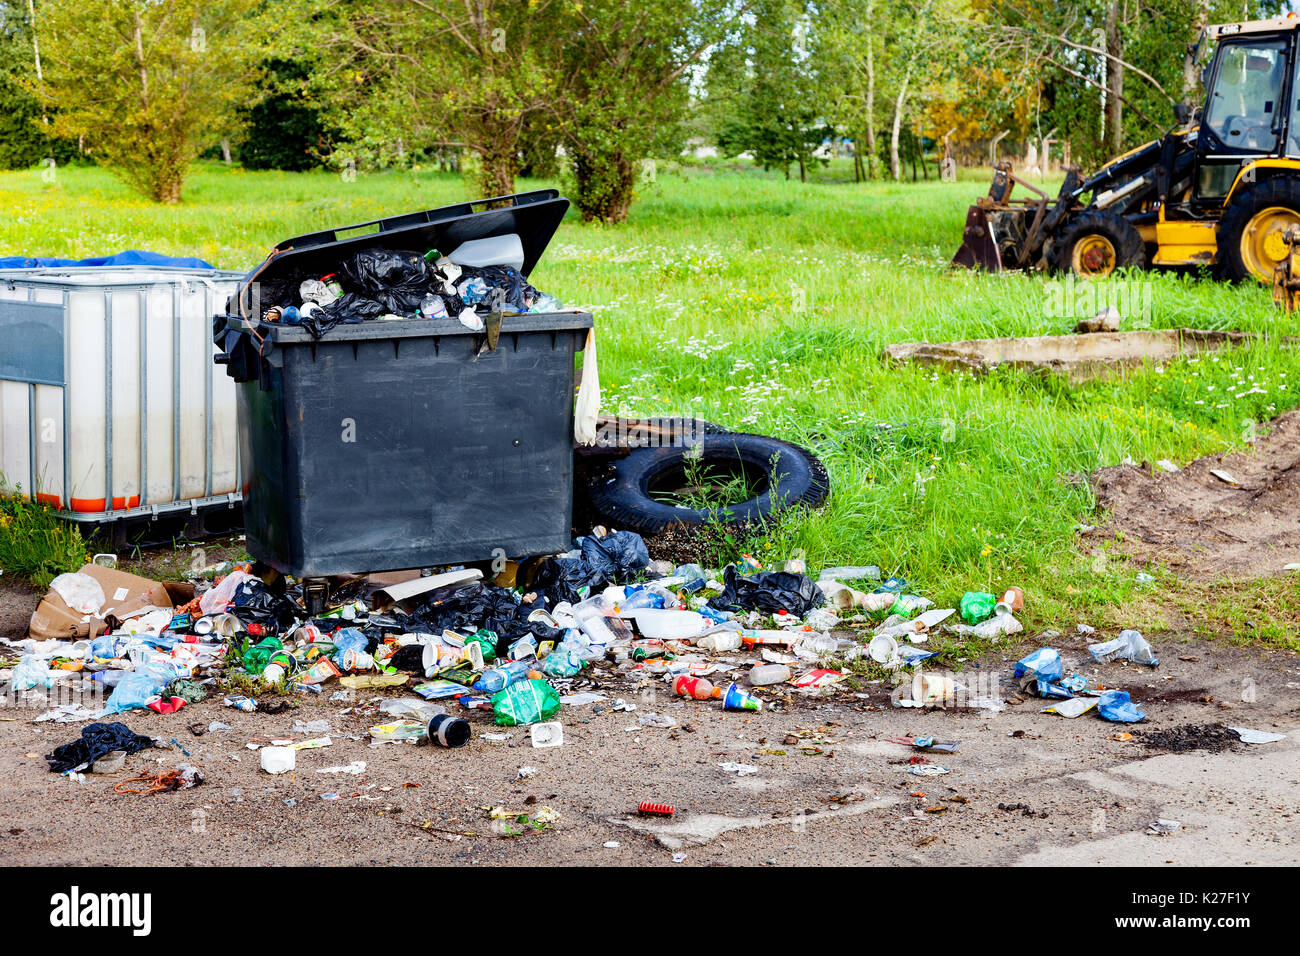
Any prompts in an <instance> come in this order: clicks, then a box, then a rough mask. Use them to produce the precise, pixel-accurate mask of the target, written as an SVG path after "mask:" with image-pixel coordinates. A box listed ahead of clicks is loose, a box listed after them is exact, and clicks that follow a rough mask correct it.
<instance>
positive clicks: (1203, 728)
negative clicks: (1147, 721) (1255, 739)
mask: <svg viewBox="0 0 1300 956" xmlns="http://www.w3.org/2000/svg"><path fill="white" fill-rule="evenodd" d="M1137 736H1138V738H1139V739H1140V740H1141V741H1142V746H1144V747H1146V748H1147V749H1148V750H1164V751H1166V752H1168V753H1186V752H1187V751H1189V750H1208V751H1210V752H1211V753H1219V752H1220V751H1224V750H1227V749H1228V748H1229V747H1231V746H1233V745H1234V744H1239V743H1241V738H1240V737H1238V736H1237V734H1236V733H1235V732H1233V731H1231V730H1229V729H1228V728H1227V726H1226V725H1224V724H1184V725H1183V726H1181V727H1171V728H1169V729H1168V730H1149V731H1138V732H1137Z"/></svg>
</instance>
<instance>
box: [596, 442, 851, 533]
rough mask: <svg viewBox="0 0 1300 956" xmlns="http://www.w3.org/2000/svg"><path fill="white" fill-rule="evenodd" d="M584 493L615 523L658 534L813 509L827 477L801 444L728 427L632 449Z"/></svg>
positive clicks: (824, 491)
mask: <svg viewBox="0 0 1300 956" xmlns="http://www.w3.org/2000/svg"><path fill="white" fill-rule="evenodd" d="M587 492H588V496H589V497H590V500H591V503H592V505H593V507H594V508H595V509H596V511H597V512H598V513H599V514H600V515H601V517H603V518H604V519H605V520H607V521H609V522H610V523H611V524H612V525H613V526H614V527H616V528H620V529H624V530H628V531H636V532H638V533H640V534H644V535H657V534H660V533H661V532H663V531H665V530H666V529H668V528H669V527H671V526H673V525H683V526H688V527H689V526H698V525H706V524H714V525H724V526H725V525H743V524H751V523H762V522H764V521H766V520H768V519H769V518H771V517H772V516H773V515H774V514H776V513H777V512H779V511H782V510H785V509H788V508H793V507H796V506H802V507H806V508H815V507H817V506H818V505H820V504H821V503H822V502H823V501H825V500H826V496H827V495H828V494H829V492H830V479H829V478H828V476H827V474H826V468H825V466H823V465H822V463H821V462H820V461H819V460H818V459H817V457H816V456H815V455H813V454H812V453H811V452H809V451H808V450H806V449H804V448H800V447H799V446H798V445H794V444H791V443H790V442H785V441H781V440H779V439H776V438H769V437H767V436H765V435H750V434H745V433H741V432H727V433H722V434H706V435H705V436H704V437H703V438H702V440H700V441H699V442H698V443H697V444H695V445H694V446H687V447H666V448H638V449H635V450H633V451H631V452H629V453H628V454H627V456H626V457H624V458H621V459H619V460H618V461H616V462H613V463H611V464H610V465H609V466H608V467H607V468H606V469H605V470H603V471H602V472H601V473H599V474H597V475H596V476H595V477H594V478H593V479H592V480H591V481H590V482H589V484H588V487H587Z"/></svg>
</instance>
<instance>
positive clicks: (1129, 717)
mask: <svg viewBox="0 0 1300 956" xmlns="http://www.w3.org/2000/svg"><path fill="white" fill-rule="evenodd" d="M1097 713H1099V714H1101V715H1102V716H1103V717H1105V718H1106V719H1107V720H1109V721H1112V722H1113V723H1117V724H1136V723H1137V722H1138V721H1139V720H1146V719H1147V715H1146V714H1144V713H1142V708H1140V707H1138V705H1137V704H1135V703H1133V701H1131V700H1130V699H1129V696H1128V691H1126V690H1108V691H1104V692H1103V693H1102V695H1101V697H1100V698H1098V700H1097Z"/></svg>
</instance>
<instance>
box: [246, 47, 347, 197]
mask: <svg viewBox="0 0 1300 956" xmlns="http://www.w3.org/2000/svg"><path fill="white" fill-rule="evenodd" d="M309 65H314V64H304V63H303V62H302V61H300V60H288V59H284V58H283V57H272V58H271V59H270V60H267V61H266V62H265V63H264V64H263V71H262V73H263V77H264V80H263V84H262V86H261V93H262V95H261V96H260V97H258V99H256V100H255V101H254V102H253V103H252V104H251V105H248V106H244V107H241V108H240V109H239V111H238V118H239V121H240V124H241V126H242V127H243V133H242V135H241V137H240V141H239V143H238V151H239V162H240V164H241V165H242V166H244V167H245V168H246V169H285V170H291V171H294V172H301V171H302V170H305V169H312V168H313V167H316V166H319V165H320V164H321V161H322V157H323V156H324V155H325V154H326V153H328V152H329V139H330V134H331V132H332V131H331V130H329V129H327V128H326V126H325V122H324V120H323V119H322V116H321V108H320V105H319V104H317V103H315V102H313V101H312V99H311V98H310V96H309V95H308V94H307V93H306V92H305V90H304V87H305V85H306V83H307V81H308V77H309V75H310V70H309Z"/></svg>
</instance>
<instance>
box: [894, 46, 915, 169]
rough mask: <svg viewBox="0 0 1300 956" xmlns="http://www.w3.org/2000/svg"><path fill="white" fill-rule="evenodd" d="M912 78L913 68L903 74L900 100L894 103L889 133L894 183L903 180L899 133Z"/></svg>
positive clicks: (899, 93) (899, 92)
mask: <svg viewBox="0 0 1300 956" xmlns="http://www.w3.org/2000/svg"><path fill="white" fill-rule="evenodd" d="M911 78H912V70H911V67H910V66H909V67H908V70H907V72H906V73H905V74H903V86H902V88H901V89H899V91H898V99H897V100H895V101H894V125H893V129H891V130H890V133H889V172H890V175H892V176H893V177H894V182H898V181H900V180H901V179H902V178H903V164H902V163H901V162H900V161H899V158H898V132H899V130H900V129H901V128H902V125H903V102H904V101H905V100H906V99H907V84H908V82H909V81H910V80H911Z"/></svg>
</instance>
